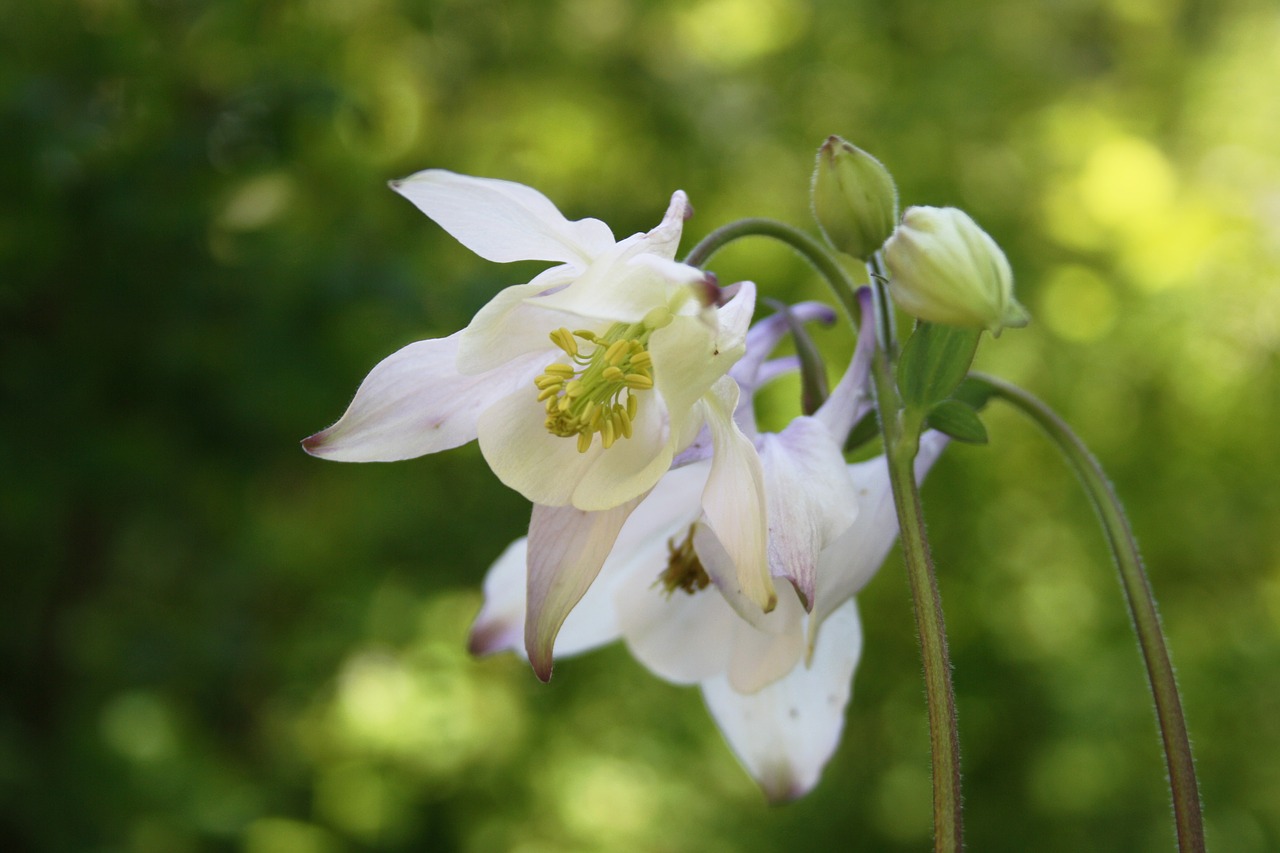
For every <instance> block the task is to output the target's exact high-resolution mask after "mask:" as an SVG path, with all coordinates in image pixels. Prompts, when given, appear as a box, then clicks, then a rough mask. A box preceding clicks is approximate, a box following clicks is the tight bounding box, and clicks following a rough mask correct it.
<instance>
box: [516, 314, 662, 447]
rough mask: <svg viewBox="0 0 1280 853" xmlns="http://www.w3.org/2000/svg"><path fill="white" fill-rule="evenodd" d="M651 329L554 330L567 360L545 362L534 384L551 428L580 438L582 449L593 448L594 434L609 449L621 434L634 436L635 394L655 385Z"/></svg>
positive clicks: (639, 326) (629, 326)
mask: <svg viewBox="0 0 1280 853" xmlns="http://www.w3.org/2000/svg"><path fill="white" fill-rule="evenodd" d="M650 331H651V330H650V329H648V328H647V327H646V326H645V325H644V324H643V323H640V324H635V325H632V324H627V323H615V324H614V325H613V326H612V327H611V328H610V329H609V331H607V332H606V333H605V334H603V335H597V334H596V333H594V332H591V331H588V330H585V329H579V330H577V331H574V332H571V331H569V330H568V329H566V328H563V327H561V328H559V329H556V330H555V331H554V332H552V333H551V342H552V343H553V344H555V345H556V346H557V347H559V348H560V349H561V350H563V351H564V353H565V355H567V356H568V362H569V363H564V362H556V363H555V364H549V365H547V367H546V369H545V370H544V371H543V372H542V374H541V375H540V376H538V378H537V379H535V380H534V382H533V384H534V385H535V386H537V388H538V400H539V401H543V402H545V403H546V406H547V421H546V427H547V431H548V432H550V433H551V434H552V435H558V436H562V437H564V438H571V437H573V436H577V438H578V452H579V453H586V452H587V451H588V450H589V449H590V448H591V442H592V440H593V439H594V438H595V435H596V433H599V434H600V442H601V444H603V445H604V447H605V449H606V450H607V449H608V448H610V447H612V446H613V443H614V442H615V441H617V440H618V439H619V438H630V437H631V422H632V421H633V420H635V417H636V412H637V410H638V406H639V401H638V400H637V399H636V395H635V392H637V391H647V390H649V389H650V388H652V387H653V365H652V360H651V358H650V356H649V351H648V350H647V349H646V348H645V344H646V343H647V342H648V339H649V332H650ZM579 341H581V342H582V344H584V345H586V346H582V345H580V344H579ZM588 348H589V349H588Z"/></svg>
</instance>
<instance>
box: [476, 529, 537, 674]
mask: <svg viewBox="0 0 1280 853" xmlns="http://www.w3.org/2000/svg"><path fill="white" fill-rule="evenodd" d="M528 543H529V540H528V538H527V537H524V536H521V537H520V538H519V539H517V540H516V541H514V542H512V543H511V544H510V545H508V546H507V548H506V550H505V551H503V552H502V555H501V556H500V557H498V559H497V560H495V561H494V563H493V565H492V566H490V567H489V571H488V573H487V574H486V575H485V576H484V605H483V606H481V608H480V612H479V613H478V614H477V615H476V621H475V622H473V623H472V624H471V633H470V635H469V636H468V637H467V651H469V652H471V654H473V655H476V656H480V655H491V654H494V653H496V652H505V651H512V652H517V653H522V652H523V651H524V649H523V647H522V644H521V642H520V641H521V639H522V638H523V636H524V608H525V604H524V601H525V565H526V563H527V562H528V556H527V555H528Z"/></svg>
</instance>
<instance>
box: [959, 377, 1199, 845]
mask: <svg viewBox="0 0 1280 853" xmlns="http://www.w3.org/2000/svg"><path fill="white" fill-rule="evenodd" d="M972 376H973V377H974V378H975V379H977V380H979V381H981V382H984V383H986V384H987V385H988V386H990V388H991V389H992V390H993V391H994V394H995V396H997V397H999V398H1000V399H1002V400H1004V401H1005V402H1007V403H1010V404H1012V405H1013V406H1014V407H1015V408H1016V409H1018V410H1019V411H1021V412H1022V413H1023V414H1024V415H1026V416H1027V417H1029V418H1031V420H1033V421H1035V422H1036V423H1037V424H1038V425H1039V426H1040V427H1041V429H1043V430H1044V431H1045V432H1046V433H1047V434H1048V436H1049V438H1050V439H1052V440H1053V442H1054V443H1055V444H1056V445H1057V446H1058V449H1059V450H1061V451H1062V454H1063V456H1065V457H1066V459H1067V464H1068V465H1070V466H1071V468H1072V470H1073V471H1075V473H1076V476H1077V477H1078V478H1079V479H1080V483H1081V485H1083V486H1084V490H1085V492H1086V493H1087V494H1088V495H1089V500H1090V501H1091V502H1092V503H1093V508H1094V509H1095V510H1097V512H1098V517H1099V519H1100V520H1101V522H1102V527H1103V529H1104V530H1105V531H1106V536H1107V542H1108V543H1109V544H1110V545H1111V554H1112V556H1113V557H1114V558H1115V561H1116V568H1118V569H1119V571H1120V584H1121V586H1122V587H1123V588H1124V594H1125V598H1126V599H1127V601H1128V603H1129V613H1130V615H1131V616H1132V617H1133V626H1134V631H1135V632H1136V633H1137V635H1138V644H1139V645H1140V646H1141V647H1142V657H1143V660H1144V661H1145V662H1146V666H1147V675H1148V677H1149V678H1150V681H1151V692H1152V694H1153V696H1154V697H1155V703H1156V719H1157V721H1158V722H1159V724H1160V737H1161V739H1162V740H1163V742H1164V754H1165V761H1166V763H1167V764H1168V768H1169V787H1170V789H1171V792H1172V795H1173V814H1174V822H1175V824H1176V827H1177V832H1178V849H1179V850H1180V851H1183V853H1193V851H1194V853H1203V851H1204V818H1203V816H1202V814H1201V804H1200V793H1199V788H1198V785H1197V783H1196V768H1195V763H1194V760H1193V759H1192V755H1191V740H1190V738H1188V737H1187V721H1186V718H1185V717H1184V716H1183V713H1182V700H1181V699H1180V698H1179V696H1178V684H1177V681H1176V679H1175V677H1174V672H1173V664H1172V663H1171V662H1170V660H1169V650H1168V647H1167V645H1166V643H1165V638H1164V632H1163V631H1162V630H1161V628H1160V615H1159V613H1158V612H1157V611H1156V603H1155V598H1154V596H1153V595H1152V593H1151V584H1150V582H1149V581H1148V579H1147V573H1146V571H1145V570H1144V569H1143V567H1142V556H1141V554H1139V552H1138V544H1137V542H1136V541H1135V540H1134V538H1133V531H1132V529H1130V527H1129V520H1128V519H1127V518H1126V517H1125V514H1124V508H1123V507H1122V506H1121V505H1120V499H1119V498H1118V497H1117V496H1116V492H1115V489H1114V488H1112V486H1111V483H1110V482H1109V481H1108V480H1107V477H1106V474H1105V473H1103V471H1102V467H1101V466H1100V465H1099V464H1098V461H1097V460H1096V459H1094V458H1093V456H1092V454H1090V453H1089V450H1088V448H1086V447H1085V446H1084V443H1083V442H1082V441H1081V440H1080V438H1079V437H1078V436H1076V434H1075V433H1074V432H1072V431H1071V428H1070V427H1069V426H1067V424H1066V422H1065V421H1063V420H1062V419H1061V418H1060V417H1058V416H1057V415H1056V414H1055V413H1054V412H1053V411H1052V410H1051V409H1050V408H1049V407H1048V406H1046V405H1045V404H1044V403H1042V402H1041V401H1040V400H1038V399H1036V398H1035V397H1033V396H1032V395H1030V394H1028V393H1027V392H1026V391H1023V390H1022V389H1021V388H1018V387H1017V386H1015V385H1012V384H1010V383H1008V382H1005V381H1004V380H1002V379H997V378H996V377H993V376H986V375H980V374H976V373H975V374H972Z"/></svg>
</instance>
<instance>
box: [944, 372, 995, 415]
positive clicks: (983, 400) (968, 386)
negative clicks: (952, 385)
mask: <svg viewBox="0 0 1280 853" xmlns="http://www.w3.org/2000/svg"><path fill="white" fill-rule="evenodd" d="M995 393H996V389H995V386H993V385H992V384H991V383H990V382H988V381H987V380H985V379H979V378H978V377H977V376H973V375H969V376H966V377H965V378H964V381H963V382H961V383H960V386H959V387H958V388H956V392H955V393H954V394H952V395H951V396H952V397H954V398H955V399H957V400H959V401H960V402H962V403H964V404H966V405H967V406H969V408H971V409H973V410H974V411H975V412H981V411H982V410H983V409H985V408H986V407H987V403H988V402H990V401H991V398H992V397H993V396H995Z"/></svg>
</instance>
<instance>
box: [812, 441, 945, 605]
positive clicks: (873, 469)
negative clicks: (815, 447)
mask: <svg viewBox="0 0 1280 853" xmlns="http://www.w3.org/2000/svg"><path fill="white" fill-rule="evenodd" d="M946 445H947V438H946V436H944V435H942V434H941V433H938V432H934V431H932V430H930V431H928V432H926V433H925V434H924V435H922V436H921V437H920V451H919V453H918V454H917V455H916V461H915V473H916V480H917V481H919V482H923V480H924V478H925V475H926V474H928V472H929V469H930V468H931V467H932V466H933V463H934V462H935V461H937V459H938V456H939V455H941V453H942V450H943V448H945V447H946ZM848 470H849V477H850V479H851V480H852V481H853V487H854V491H855V492H856V493H857V495H858V517H857V518H856V519H855V520H854V522H853V525H852V526H851V527H850V528H849V529H848V530H846V531H845V532H844V533H842V534H841V535H840V536H839V538H837V539H836V541H835V542H833V543H832V544H831V545H830V546H829V547H828V548H827V550H825V551H824V552H823V553H822V556H821V557H820V558H819V559H818V583H817V590H816V591H815V593H814V609H813V616H812V617H811V620H812V621H811V624H813V625H818V624H821V622H822V620H823V619H825V618H826V617H827V616H828V614H830V613H831V612H832V611H834V610H835V609H836V608H837V607H839V606H840V605H842V604H843V603H844V602H845V601H847V600H848V599H850V598H852V597H853V596H854V595H856V594H857V593H858V592H859V591H860V590H861V589H862V588H863V587H864V586H866V585H867V583H868V582H869V581H870V580H871V578H872V577H873V576H874V575H875V573H876V571H877V570H878V569H879V568H880V565H881V564H882V563H883V562H884V558H885V557H886V556H888V554H889V549H890V548H892V547H893V542H894V540H895V539H897V537H898V515H897V510H896V508H895V507H894V505H893V489H892V486H891V485H890V482H889V466H888V465H887V464H885V459H884V457H883V456H877V457H875V458H874V459H868V460H867V461H866V462H858V463H855V464H853V465H850V466H849V469H848Z"/></svg>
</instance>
